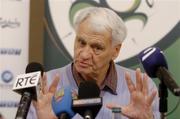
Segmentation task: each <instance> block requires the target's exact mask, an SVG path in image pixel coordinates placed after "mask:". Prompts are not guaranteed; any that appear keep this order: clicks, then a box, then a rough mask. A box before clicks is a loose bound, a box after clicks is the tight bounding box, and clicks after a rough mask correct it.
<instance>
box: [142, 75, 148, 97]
mask: <svg viewBox="0 0 180 119" xmlns="http://www.w3.org/2000/svg"><path fill="white" fill-rule="evenodd" d="M142 82H143V89H142V91H143V95H144V96H147V95H148V89H149V88H148V76H147V74H146V73H144V74H143V81H142Z"/></svg>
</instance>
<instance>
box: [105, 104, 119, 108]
mask: <svg viewBox="0 0 180 119" xmlns="http://www.w3.org/2000/svg"><path fill="white" fill-rule="evenodd" d="M106 107H107V108H109V109H112V108H120V106H118V105H117V104H114V103H108V104H106Z"/></svg>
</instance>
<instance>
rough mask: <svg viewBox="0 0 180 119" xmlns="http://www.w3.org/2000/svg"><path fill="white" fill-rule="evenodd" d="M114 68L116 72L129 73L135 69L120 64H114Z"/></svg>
mask: <svg viewBox="0 0 180 119" xmlns="http://www.w3.org/2000/svg"><path fill="white" fill-rule="evenodd" d="M115 68H116V71H117V72H130V73H135V70H133V69H130V68H127V67H124V66H121V65H119V64H115Z"/></svg>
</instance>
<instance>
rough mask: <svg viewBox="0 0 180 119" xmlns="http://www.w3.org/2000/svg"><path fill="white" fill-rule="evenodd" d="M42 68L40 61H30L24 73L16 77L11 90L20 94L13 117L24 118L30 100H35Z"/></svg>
mask: <svg viewBox="0 0 180 119" xmlns="http://www.w3.org/2000/svg"><path fill="white" fill-rule="evenodd" d="M43 72H44V68H43V66H42V65H41V64H40V63H36V62H32V63H29V64H28V65H27V67H26V70H25V73H26V74H21V75H18V76H17V77H16V80H15V83H14V85H13V91H15V92H17V93H19V94H20V95H22V97H21V100H20V103H19V106H18V110H17V113H16V117H15V119H26V117H27V113H28V110H29V107H30V104H31V100H32V99H33V100H37V97H38V95H39V90H40V78H41V76H42V75H43Z"/></svg>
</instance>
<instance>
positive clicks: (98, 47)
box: [93, 46, 104, 55]
mask: <svg viewBox="0 0 180 119" xmlns="http://www.w3.org/2000/svg"><path fill="white" fill-rule="evenodd" d="M93 49H94V53H95V54H97V55H98V54H100V53H101V52H103V50H104V48H103V47H101V46H94V47H93Z"/></svg>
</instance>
